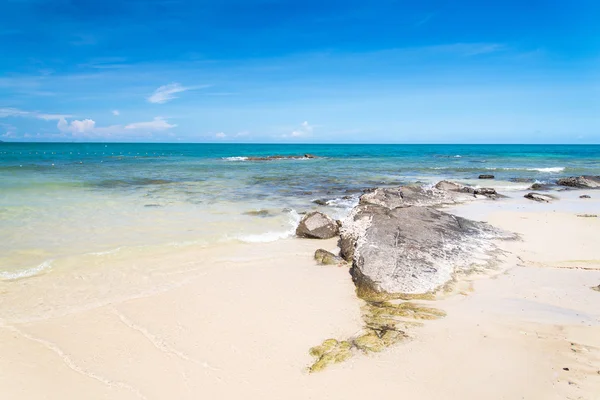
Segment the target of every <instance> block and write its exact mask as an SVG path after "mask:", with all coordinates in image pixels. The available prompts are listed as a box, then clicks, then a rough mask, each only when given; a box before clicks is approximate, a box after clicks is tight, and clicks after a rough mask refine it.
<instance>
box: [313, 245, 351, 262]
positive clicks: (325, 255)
mask: <svg viewBox="0 0 600 400" xmlns="http://www.w3.org/2000/svg"><path fill="white" fill-rule="evenodd" d="M315 260H317V262H318V263H319V264H321V265H338V264H341V263H343V262H344V259H343V258H342V257H338V256H336V255H335V254H333V253H331V252H329V251H327V250H323V249H318V250H317V251H315Z"/></svg>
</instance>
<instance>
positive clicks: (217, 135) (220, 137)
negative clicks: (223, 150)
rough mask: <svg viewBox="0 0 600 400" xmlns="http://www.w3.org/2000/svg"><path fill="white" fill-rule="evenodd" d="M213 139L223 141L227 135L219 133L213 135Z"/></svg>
mask: <svg viewBox="0 0 600 400" xmlns="http://www.w3.org/2000/svg"><path fill="white" fill-rule="evenodd" d="M215 137H216V138H217V139H225V138H226V137H227V135H226V134H225V133H224V132H219V133H216V134H215Z"/></svg>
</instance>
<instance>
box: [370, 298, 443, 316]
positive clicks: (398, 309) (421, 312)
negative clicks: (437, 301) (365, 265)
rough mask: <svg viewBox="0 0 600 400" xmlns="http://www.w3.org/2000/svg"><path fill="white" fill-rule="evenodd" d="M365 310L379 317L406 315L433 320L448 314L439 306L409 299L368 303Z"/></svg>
mask: <svg viewBox="0 0 600 400" xmlns="http://www.w3.org/2000/svg"><path fill="white" fill-rule="evenodd" d="M365 311H366V312H367V313H368V314H370V315H371V316H373V317H378V318H393V317H404V318H411V319H416V320H422V319H424V320H432V319H438V318H441V317H445V316H446V313H445V312H444V311H442V310H439V309H437V308H432V307H424V306H421V305H417V304H415V303H411V302H408V301H406V302H402V303H398V304H394V303H389V302H379V303H368V304H367V305H366V306H365Z"/></svg>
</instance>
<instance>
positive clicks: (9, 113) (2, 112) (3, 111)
mask: <svg viewBox="0 0 600 400" xmlns="http://www.w3.org/2000/svg"><path fill="white" fill-rule="evenodd" d="M7 117H25V118H37V119H43V120H45V121H56V120H60V119H64V118H71V117H72V116H71V115H69V114H47V113H41V112H38V111H25V110H20V109H18V108H12V107H8V108H0V118H7Z"/></svg>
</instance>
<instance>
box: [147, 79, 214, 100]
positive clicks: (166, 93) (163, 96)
mask: <svg viewBox="0 0 600 400" xmlns="http://www.w3.org/2000/svg"><path fill="white" fill-rule="evenodd" d="M209 86H210V85H199V86H182V85H181V84H180V83H170V84H168V85H163V86H161V87H159V88H158V89H156V90H155V91H154V93H152V95H151V96H150V97H148V101H149V102H150V103H154V104H163V103H166V102H168V101H171V100H173V99H176V98H177V96H175V94H176V93H181V92H185V91H188V90H195V89H203V88H206V87H209Z"/></svg>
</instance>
